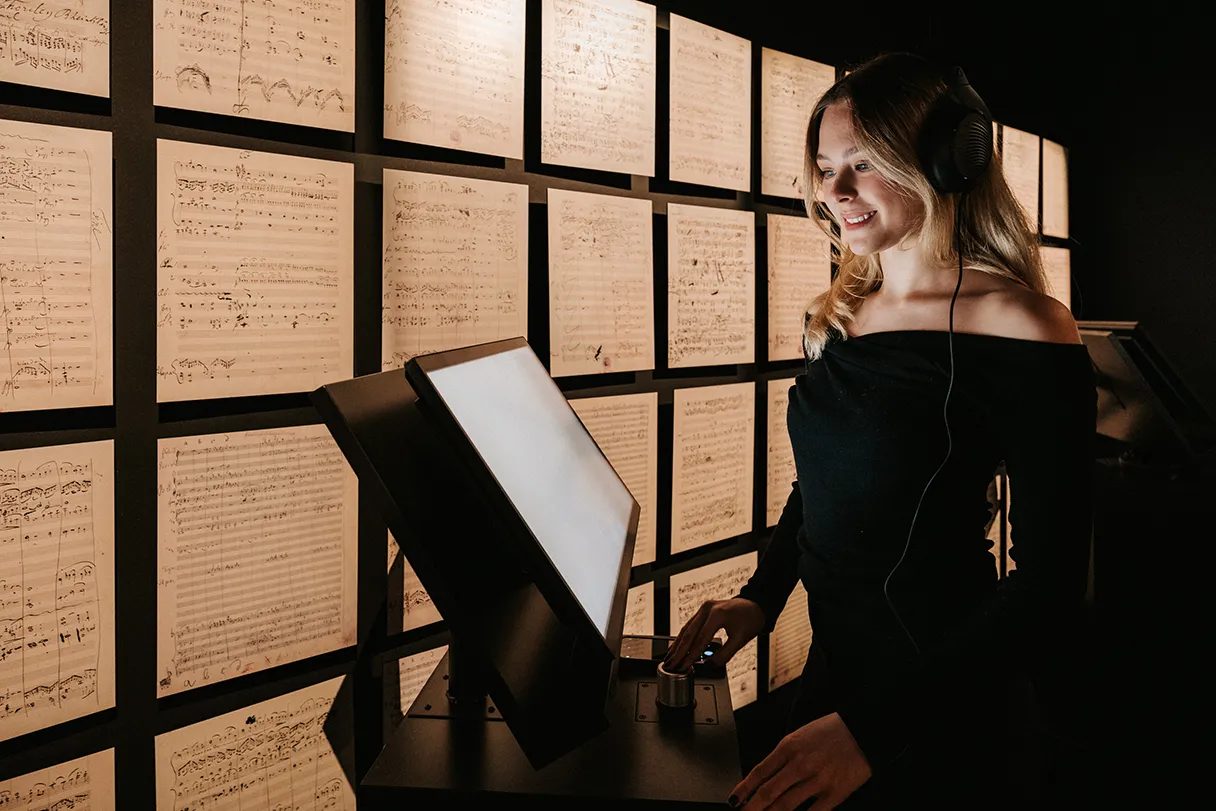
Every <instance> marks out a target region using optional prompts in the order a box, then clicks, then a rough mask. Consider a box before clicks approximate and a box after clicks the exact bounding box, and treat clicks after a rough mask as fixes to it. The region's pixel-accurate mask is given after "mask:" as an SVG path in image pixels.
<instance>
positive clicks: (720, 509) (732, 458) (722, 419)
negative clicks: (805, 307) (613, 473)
mask: <svg viewBox="0 0 1216 811" xmlns="http://www.w3.org/2000/svg"><path fill="white" fill-rule="evenodd" d="M755 429H756V384H755V383H728V384H726V385H724V386H701V387H698V388H690V389H676V390H675V419H674V431H673V433H674V441H675V448H674V450H673V452H672V462H671V467H672V471H671V482H672V483H671V553H672V554H673V555H675V554H679V553H680V552H687V551H688V550H689V549H695V548H696V547H698V546H704V545H705V544H708V543H713V542H714V541H721V540H725V539H726V538H733V537H735V536H736V535H742V534H743V533H745V532H750V531H751V528H752V489H753V482H752V462H753V456H754V454H753V448H754V447H755Z"/></svg>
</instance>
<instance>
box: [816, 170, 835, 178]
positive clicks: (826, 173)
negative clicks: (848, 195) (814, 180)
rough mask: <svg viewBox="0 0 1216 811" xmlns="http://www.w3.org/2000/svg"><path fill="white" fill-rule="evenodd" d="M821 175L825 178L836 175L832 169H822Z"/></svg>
mask: <svg viewBox="0 0 1216 811" xmlns="http://www.w3.org/2000/svg"><path fill="white" fill-rule="evenodd" d="M819 174H821V175H823V176H824V177H831V176H832V175H834V174H836V173H835V172H833V171H832V170H831V169H820V170H819Z"/></svg>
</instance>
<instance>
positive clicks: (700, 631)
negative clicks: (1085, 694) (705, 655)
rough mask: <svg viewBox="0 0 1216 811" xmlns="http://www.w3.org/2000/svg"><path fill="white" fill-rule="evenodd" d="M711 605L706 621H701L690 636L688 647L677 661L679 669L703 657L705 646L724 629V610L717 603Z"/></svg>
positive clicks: (684, 668) (676, 664)
mask: <svg viewBox="0 0 1216 811" xmlns="http://www.w3.org/2000/svg"><path fill="white" fill-rule="evenodd" d="M707 605H709V610H708V612H707V613H706V615H705V622H703V623H701V625H700V627H699V628H697V629H696V630H695V632H694V633H693V634H692V635H691V636H690V638H689V640H688V647H687V649H685V651H684V653H683V655H682V656H681V657H680V659H678V660H677V661H676V662H675V668H676V669H677V670H687V669H688V668H689V667H691V666H692V663H693V662H695V661H697V659H699V658H700V657H701V654H702V652H703V651H704V650H705V646H706V645H708V644H709V640H711V639H713V638H714V635H715V634H717V633H718V631H720V630H721V629H722V612H721V610H719V609H718V608H717V606H716V604H707Z"/></svg>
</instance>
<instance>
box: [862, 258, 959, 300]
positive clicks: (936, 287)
mask: <svg viewBox="0 0 1216 811" xmlns="http://www.w3.org/2000/svg"><path fill="white" fill-rule="evenodd" d="M879 263H880V264H881V266H882V287H881V288H880V289H879V290H877V291H875V292H876V293H881V294H882V298H883V299H884V302H885V303H886V304H889V305H892V306H897V307H898V306H900V305H902V304H915V303H918V302H923V301H924V300H925V299H936V298H939V297H941V296H942V295H943V294H944V295H947V296H949V295H952V294H953V293H954V286H955V284H956V283H957V282H958V269H957V268H953V269H952V268H943V267H937V266H935V265H934V264H932V263H931V262H929V261H927V259H926V257H925V256H924V255H923V254H922V253H921V250H920V245H919V244H917V245H913V246H912V247H910V248H904V249H900V248H888V249H887V250H885V251H882V252H881V253H880V254H879ZM951 270H953V272H950V271H951Z"/></svg>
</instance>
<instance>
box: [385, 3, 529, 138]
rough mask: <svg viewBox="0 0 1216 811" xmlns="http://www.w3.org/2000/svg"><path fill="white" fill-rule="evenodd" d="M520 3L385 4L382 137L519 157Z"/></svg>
mask: <svg viewBox="0 0 1216 811" xmlns="http://www.w3.org/2000/svg"><path fill="white" fill-rule="evenodd" d="M524 7H525V0H446V2H444V3H443V4H442V5H440V4H436V3H415V2H410V1H409V0H386V2H385V7H384V137H385V138H393V139H396V140H398V141H412V142H414V143H418V144H429V145H431V146H438V147H444V148H447V149H462V150H465V151H468V152H481V153H484V154H487V155H501V156H502V157H505V158H515V159H520V160H522V159H523V156H524V21H525V15H524V11H525V8H524Z"/></svg>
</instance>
